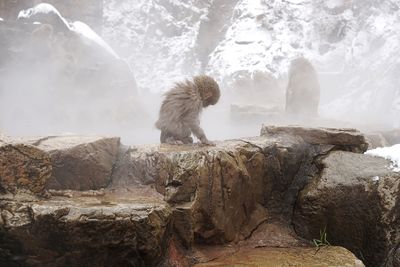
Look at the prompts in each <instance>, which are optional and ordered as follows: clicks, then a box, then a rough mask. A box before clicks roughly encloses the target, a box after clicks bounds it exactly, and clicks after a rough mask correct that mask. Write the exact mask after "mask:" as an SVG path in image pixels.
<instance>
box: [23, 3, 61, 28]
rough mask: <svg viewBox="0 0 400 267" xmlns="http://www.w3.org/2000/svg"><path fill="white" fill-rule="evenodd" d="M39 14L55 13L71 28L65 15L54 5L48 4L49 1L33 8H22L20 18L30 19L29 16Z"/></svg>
mask: <svg viewBox="0 0 400 267" xmlns="http://www.w3.org/2000/svg"><path fill="white" fill-rule="evenodd" d="M38 14H55V15H56V16H58V17H59V18H60V19H61V20H62V21H63V22H64V24H65V25H66V26H67V27H68V28H69V25H68V22H67V21H66V20H65V19H64V18H63V16H61V14H60V12H58V10H57V9H56V8H55V7H54V6H52V5H50V4H47V3H41V4H38V5H36V6H34V7H32V8H28V9H25V10H21V11H20V12H19V13H18V19H28V18H30V17H32V16H34V15H38Z"/></svg>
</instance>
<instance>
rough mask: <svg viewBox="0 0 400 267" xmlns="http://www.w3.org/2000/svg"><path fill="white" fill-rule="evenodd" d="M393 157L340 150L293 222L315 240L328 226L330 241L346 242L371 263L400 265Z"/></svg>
mask: <svg viewBox="0 0 400 267" xmlns="http://www.w3.org/2000/svg"><path fill="white" fill-rule="evenodd" d="M390 165H391V163H390V161H388V160H386V159H383V158H375V157H372V156H369V155H363V154H355V153H350V152H343V151H336V152H332V153H330V154H329V155H328V156H326V157H325V158H323V159H322V160H321V161H320V162H319V164H318V167H319V172H318V173H317V174H316V175H315V176H314V177H313V178H312V180H311V182H310V183H309V184H308V185H307V186H306V188H305V189H304V190H303V191H302V192H301V193H300V195H299V198H298V201H297V204H296V208H295V212H294V218H293V222H294V225H295V230H296V232H297V233H298V234H300V235H301V236H303V237H305V238H307V239H311V238H313V237H316V236H318V235H319V231H320V230H321V229H324V228H326V232H327V235H328V238H329V241H330V242H331V243H333V244H337V245H340V246H344V247H346V248H348V249H350V250H351V251H352V252H354V253H355V254H356V255H357V256H359V257H360V258H361V259H363V260H364V261H365V263H366V264H367V266H397V265H395V264H394V263H391V262H395V261H396V257H397V258H398V254H396V253H398V252H396V251H397V248H398V246H399V244H400V227H399V225H400V174H399V173H398V172H394V171H393V170H391V169H390Z"/></svg>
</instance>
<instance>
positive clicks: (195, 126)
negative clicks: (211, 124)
mask: <svg viewBox="0 0 400 267" xmlns="http://www.w3.org/2000/svg"><path fill="white" fill-rule="evenodd" d="M189 127H190V130H191V131H192V133H193V134H194V136H196V137H197V138H198V139H199V140H200V142H201V143H202V144H204V145H209V146H215V144H214V143H213V142H211V141H210V140H208V139H207V137H206V135H205V133H204V131H203V129H201V127H200V121H199V120H194V121H193V122H191V123H190V125H189Z"/></svg>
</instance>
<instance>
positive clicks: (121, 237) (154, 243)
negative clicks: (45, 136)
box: [0, 188, 171, 266]
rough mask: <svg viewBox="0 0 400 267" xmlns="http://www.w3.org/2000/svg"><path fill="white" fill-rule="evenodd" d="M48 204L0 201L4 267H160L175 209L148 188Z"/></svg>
mask: <svg viewBox="0 0 400 267" xmlns="http://www.w3.org/2000/svg"><path fill="white" fill-rule="evenodd" d="M71 193H72V197H71V198H65V197H52V198H50V199H47V200H46V201H43V199H38V198H36V197H33V196H32V195H23V194H19V195H18V196H13V195H2V196H0V210H1V218H2V219H1V221H0V240H1V242H0V265H1V266H155V265H156V264H157V263H158V262H159V261H161V259H162V258H163V256H164V254H165V250H166V243H167V238H168V237H169V229H170V227H169V225H170V216H171V210H170V208H169V207H168V205H167V204H166V203H165V202H163V201H162V199H161V198H160V196H159V195H158V194H156V193H155V192H154V191H152V190H148V189H146V188H143V189H138V188H136V189H132V190H126V189H125V190H124V191H121V190H120V191H115V190H110V191H106V192H105V194H104V196H96V197H88V196H85V195H84V194H82V193H81V192H76V191H72V192H71Z"/></svg>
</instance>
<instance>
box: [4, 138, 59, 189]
mask: <svg viewBox="0 0 400 267" xmlns="http://www.w3.org/2000/svg"><path fill="white" fill-rule="evenodd" d="M52 170H53V168H52V164H51V161H50V156H49V155H48V154H47V153H46V152H44V151H42V150H40V149H38V148H36V147H34V146H31V145H26V144H8V143H4V142H1V141H0V190H1V191H3V193H4V192H12V193H16V192H17V191H18V190H24V189H25V190H29V191H31V192H33V193H40V192H42V191H43V189H44V188H45V184H46V182H47V181H48V180H49V179H50V177H51V174H52Z"/></svg>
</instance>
